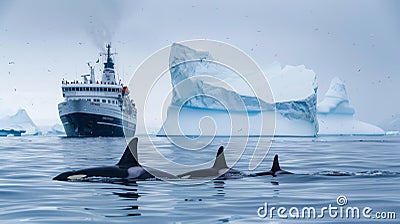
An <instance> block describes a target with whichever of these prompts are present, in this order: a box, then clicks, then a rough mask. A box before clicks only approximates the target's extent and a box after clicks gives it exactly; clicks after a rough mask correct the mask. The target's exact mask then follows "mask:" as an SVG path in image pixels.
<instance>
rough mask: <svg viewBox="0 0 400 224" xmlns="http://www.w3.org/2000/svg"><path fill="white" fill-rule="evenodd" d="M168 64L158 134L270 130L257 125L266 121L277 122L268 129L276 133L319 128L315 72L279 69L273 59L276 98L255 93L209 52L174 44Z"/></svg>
mask: <svg viewBox="0 0 400 224" xmlns="http://www.w3.org/2000/svg"><path fill="white" fill-rule="evenodd" d="M169 66H170V73H171V83H172V86H173V92H172V93H173V96H172V100H171V104H170V105H169V107H168V110H167V118H166V120H165V121H164V124H163V127H162V128H161V129H160V131H159V133H158V135H159V136H166V135H169V136H170V135H187V136H199V135H212V136H214V135H217V136H243V135H245V136H247V135H251V136H260V135H270V134H271V133H266V132H264V131H263V128H262V127H265V126H267V123H268V122H276V128H275V133H272V134H274V135H275V136H315V135H317V133H318V128H319V125H318V120H317V115H316V102H317V94H316V91H317V85H316V81H315V80H316V79H315V73H314V72H313V71H311V70H308V69H306V68H305V67H304V66H286V67H285V68H283V69H282V68H281V66H280V65H279V64H274V66H272V67H271V68H270V77H269V78H270V85H271V88H272V93H273V95H274V98H275V102H266V101H264V100H262V99H259V98H258V97H256V96H254V95H253V94H252V91H251V85H249V84H247V83H246V82H244V80H243V79H241V77H240V75H238V74H236V73H235V72H233V71H232V70H230V69H229V68H227V67H224V66H222V65H220V64H218V63H215V62H213V57H212V55H210V53H209V52H204V51H197V50H194V49H191V48H188V47H186V46H183V45H181V44H173V46H172V48H171V52H170V61H169ZM244 75H245V76H246V74H244ZM293 75H296V78H295V79H292V81H293V82H292V83H290V82H287V83H284V80H288V79H290V78H291V76H293ZM298 80H301V82H299V81H298ZM282 83H283V85H282ZM285 85H287V86H285ZM266 88H267V87H266ZM266 91H267V90H266ZM265 118H267V119H265ZM270 118H275V119H270ZM241 124H243V125H241Z"/></svg>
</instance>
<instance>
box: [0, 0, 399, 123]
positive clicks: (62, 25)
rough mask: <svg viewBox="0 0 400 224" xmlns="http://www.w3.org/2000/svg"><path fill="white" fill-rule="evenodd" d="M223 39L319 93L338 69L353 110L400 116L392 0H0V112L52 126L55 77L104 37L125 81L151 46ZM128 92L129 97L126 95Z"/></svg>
mask: <svg viewBox="0 0 400 224" xmlns="http://www.w3.org/2000/svg"><path fill="white" fill-rule="evenodd" d="M198 38H206V39H214V40H219V41H224V42H227V43H229V44H232V45H234V46H236V47H238V48H240V49H242V50H243V51H245V52H246V53H247V54H249V55H250V56H251V57H253V58H254V60H255V61H256V62H257V63H258V64H259V65H260V66H261V67H267V66H268V65H269V64H271V63H272V62H274V61H278V62H280V63H281V64H282V65H299V64H304V65H305V66H306V67H307V68H309V69H312V70H313V71H314V72H315V73H316V74H317V76H318V83H319V94H318V95H319V99H320V100H321V99H322V97H323V95H324V94H325V92H326V90H327V89H328V87H329V83H330V80H331V79H332V78H333V77H335V76H338V77H339V78H341V79H342V80H343V81H344V82H345V83H346V86H347V92H348V94H349V97H350V103H351V104H352V105H353V106H354V107H355V108H356V117H357V118H359V119H361V120H364V121H368V122H371V123H375V124H377V123H379V122H380V121H382V120H385V119H388V118H390V117H391V116H393V115H394V114H399V113H400V104H399V103H398V102H399V100H398V97H399V93H400V91H399V85H400V74H399V71H400V55H399V54H400V42H399V40H400V1H396V0H393V1H385V0H377V1H367V0H366V1H364V0H363V1H361V0H360V1H348V0H343V1H340V0H335V1H206V0H203V1H78V0H72V1H71V0H69V1H52V0H43V1H40V0H36V1H29V0H26V1H22V0H13V1H11V0H2V1H0V77H1V82H0V111H2V112H3V113H4V111H15V110H16V109H17V108H19V107H22V108H25V109H26V110H27V111H28V113H29V114H30V115H31V117H32V119H33V120H34V121H35V122H36V123H37V124H39V125H51V124H54V123H61V122H60V121H59V117H58V111H57V104H58V103H59V102H61V101H62V97H61V89H60V85H61V80H62V79H63V78H65V79H69V80H71V79H77V78H79V77H80V75H81V74H82V73H87V72H88V69H87V66H86V64H85V63H86V62H88V61H92V62H94V61H95V60H96V59H97V57H98V53H99V51H100V48H101V46H104V44H105V43H106V42H108V41H112V44H113V47H114V48H115V50H116V51H118V55H117V58H116V60H117V61H116V67H117V69H118V72H119V73H120V75H121V78H123V80H125V82H128V81H129V79H130V77H131V76H132V74H133V73H134V71H135V69H136V68H137V66H139V65H140V63H141V62H142V61H143V60H145V59H146V58H147V57H148V56H150V55H151V54H152V53H154V52H155V51H157V50H158V49H160V48H162V47H165V46H167V45H170V44H172V43H173V42H178V41H183V40H188V39H198ZM133 98H134V96H133Z"/></svg>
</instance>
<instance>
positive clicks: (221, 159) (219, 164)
mask: <svg viewBox="0 0 400 224" xmlns="http://www.w3.org/2000/svg"><path fill="white" fill-rule="evenodd" d="M213 168H228V165H226V160H225V155H224V147H223V146H220V147H219V149H218V152H217V156H216V157H215V161H214V165H213Z"/></svg>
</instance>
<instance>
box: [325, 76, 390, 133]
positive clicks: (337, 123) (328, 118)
mask: <svg viewBox="0 0 400 224" xmlns="http://www.w3.org/2000/svg"><path fill="white" fill-rule="evenodd" d="M317 109H318V123H319V132H318V135H383V134H385V132H384V131H383V130H382V129H381V128H379V127H377V126H375V125H372V124H368V123H366V122H362V121H359V120H357V119H355V118H354V114H355V109H354V108H353V107H352V106H351V105H350V102H349V98H348V96H347V92H346V87H345V84H344V83H343V82H342V81H341V80H340V79H339V78H337V77H335V78H333V79H332V81H331V85H330V87H329V90H328V91H327V92H326V94H325V98H324V99H323V100H322V101H321V102H320V103H318V106H317Z"/></svg>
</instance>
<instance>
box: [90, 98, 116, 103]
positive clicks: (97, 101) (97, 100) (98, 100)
mask: <svg viewBox="0 0 400 224" xmlns="http://www.w3.org/2000/svg"><path fill="white" fill-rule="evenodd" d="M86 101H89V102H95V103H100V102H102V103H109V104H118V101H116V100H105V99H101V100H100V99H86Z"/></svg>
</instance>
